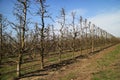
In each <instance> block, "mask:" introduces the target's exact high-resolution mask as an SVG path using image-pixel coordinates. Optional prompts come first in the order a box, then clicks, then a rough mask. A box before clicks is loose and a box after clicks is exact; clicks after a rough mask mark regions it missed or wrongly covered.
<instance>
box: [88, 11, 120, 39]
mask: <svg viewBox="0 0 120 80" xmlns="http://www.w3.org/2000/svg"><path fill="white" fill-rule="evenodd" d="M89 20H90V21H91V22H92V23H94V24H96V25H97V26H99V27H101V28H102V29H104V30H106V31H107V32H109V33H111V34H113V35H115V36H117V37H120V10H116V11H111V12H104V13H101V14H98V15H96V16H94V17H91V18H89Z"/></svg>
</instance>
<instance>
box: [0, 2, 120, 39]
mask: <svg viewBox="0 0 120 80" xmlns="http://www.w3.org/2000/svg"><path fill="white" fill-rule="evenodd" d="M33 1H35V0H32V4H31V7H30V8H31V10H32V12H34V11H35V10H37V9H36V8H37V6H36V3H35V2H33ZM15 2H16V0H0V13H2V14H3V15H4V16H5V17H7V18H8V20H10V21H15V18H14V16H13V15H12V11H13V7H14V3H15ZM47 4H48V5H49V7H48V11H49V13H50V14H51V15H52V17H53V18H54V19H55V18H56V16H59V14H60V9H61V8H65V10H66V13H67V14H69V13H70V12H72V11H76V13H77V15H79V16H83V18H87V19H88V20H90V21H91V22H92V23H94V24H96V25H97V26H99V27H101V28H102V29H105V30H106V31H108V32H109V33H112V34H113V35H115V36H119V37H120V0H47ZM29 17H30V18H32V21H34V22H36V21H39V17H38V16H35V17H33V16H31V15H29ZM77 17H78V16H77ZM48 22H51V21H48Z"/></svg>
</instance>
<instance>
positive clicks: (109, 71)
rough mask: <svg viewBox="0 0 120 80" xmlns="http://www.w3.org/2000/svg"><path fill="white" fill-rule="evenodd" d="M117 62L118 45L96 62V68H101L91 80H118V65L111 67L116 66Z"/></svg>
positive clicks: (119, 58)
mask: <svg viewBox="0 0 120 80" xmlns="http://www.w3.org/2000/svg"><path fill="white" fill-rule="evenodd" d="M119 61H120V45H119V46H117V47H116V49H115V50H113V51H112V52H110V53H108V54H106V55H105V56H104V57H103V58H101V59H99V60H97V63H98V64H97V66H98V67H99V68H101V71H99V72H98V73H96V74H94V75H93V78H92V80H120V64H119V65H117V66H113V64H118V62H119ZM116 62H117V63H116ZM110 66H112V68H110ZM104 68H105V69H104Z"/></svg>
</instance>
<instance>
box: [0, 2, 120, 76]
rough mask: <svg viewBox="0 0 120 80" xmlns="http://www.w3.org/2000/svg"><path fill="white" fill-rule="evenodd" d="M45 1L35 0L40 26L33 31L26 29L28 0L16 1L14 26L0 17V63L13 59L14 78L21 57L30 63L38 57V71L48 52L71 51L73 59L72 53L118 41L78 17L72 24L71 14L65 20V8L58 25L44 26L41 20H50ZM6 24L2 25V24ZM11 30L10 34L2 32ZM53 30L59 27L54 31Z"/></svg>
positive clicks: (43, 21) (91, 49)
mask: <svg viewBox="0 0 120 80" xmlns="http://www.w3.org/2000/svg"><path fill="white" fill-rule="evenodd" d="M45 2H46V0H37V3H38V4H39V10H38V11H37V14H38V15H39V16H40V19H41V20H40V25H38V23H37V22H36V23H35V25H34V29H29V26H28V20H27V13H28V9H29V6H30V0H17V4H16V5H15V9H14V15H15V17H16V19H17V21H18V22H17V23H15V22H11V21H8V20H6V19H5V18H3V17H2V15H0V64H1V65H2V63H1V62H2V59H3V58H9V57H11V58H12V57H17V60H16V61H15V62H16V63H17V69H16V70H17V76H18V77H20V76H21V73H20V71H21V64H22V62H23V61H22V57H23V56H24V55H26V54H27V55H29V57H30V59H31V60H32V59H33V58H35V55H37V54H40V62H41V63H40V64H41V69H43V68H44V57H47V56H48V55H50V53H54V54H59V55H58V56H59V61H60V62H61V55H62V54H63V52H66V51H72V52H73V58H75V54H74V53H75V52H76V51H81V54H82V51H83V50H87V53H89V52H94V51H95V48H96V47H99V48H100V49H102V48H103V46H105V45H112V44H116V43H118V42H119V39H118V38H116V37H114V36H113V35H112V34H110V33H108V32H106V31H105V30H102V29H101V28H99V27H97V26H96V25H94V24H92V23H91V22H88V21H87V19H85V20H84V19H83V18H82V17H79V20H78V23H76V13H75V12H72V13H71V20H69V21H68V20H67V18H66V16H67V15H66V12H65V9H63V8H62V9H61V11H60V16H59V20H58V21H56V23H57V24H58V25H57V26H56V25H53V24H48V25H45V23H46V22H45V18H50V16H49V15H48V12H47V10H46V7H47V5H46V4H45ZM4 22H6V23H7V24H6V23H4ZM6 26H9V27H11V29H10V31H8V30H6V31H4V29H5V28H6ZM56 27H59V28H57V29H56Z"/></svg>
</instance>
